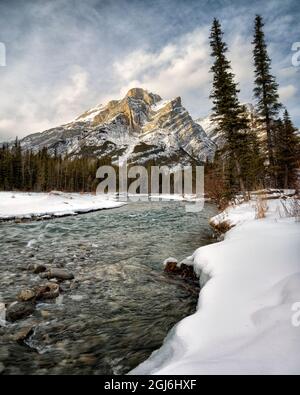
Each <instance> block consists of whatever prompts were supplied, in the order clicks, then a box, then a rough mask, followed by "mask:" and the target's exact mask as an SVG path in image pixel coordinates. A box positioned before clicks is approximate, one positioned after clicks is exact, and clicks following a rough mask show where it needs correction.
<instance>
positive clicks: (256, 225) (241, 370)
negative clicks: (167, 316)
mask: <svg viewBox="0 0 300 395" xmlns="http://www.w3.org/2000/svg"><path fill="white" fill-rule="evenodd" d="M254 206H255V205H254V204H253V202H251V203H244V204H242V205H241V206H239V207H237V208H231V209H229V210H228V211H227V212H226V214H223V215H221V216H218V217H216V218H215V219H214V221H215V222H219V221H222V220H226V221H228V220H229V221H230V223H231V224H232V225H235V227H234V228H232V229H231V230H230V231H229V232H228V233H227V234H226V237H225V240H224V241H222V242H220V243H217V244H213V245H209V246H205V247H202V248H200V249H198V250H197V251H196V252H195V253H194V254H193V256H192V257H190V258H189V259H188V260H189V261H191V264H193V265H194V268H195V271H196V272H198V273H200V272H201V273H203V275H205V276H207V278H210V280H209V281H208V282H207V284H206V285H205V287H204V288H203V289H202V290H201V293H200V298H199V302H198V308H197V312H196V313H195V314H194V315H192V316H190V317H187V318H185V319H184V320H183V321H181V322H180V323H179V324H178V325H177V326H176V327H175V328H173V330H172V331H171V332H170V334H169V336H168V337H167V339H166V340H165V343H164V345H163V346H162V348H161V349H160V350H158V351H156V352H155V353H153V354H152V356H151V357H150V358H149V359H148V360H147V361H146V362H144V363H142V364H141V365H140V366H138V367H137V368H136V369H134V370H133V371H132V372H131V373H132V374H170V375H171V374H172V375H174V374H200V375H201V374H299V372H300V341H299V340H300V327H297V325H295V307H297V306H299V304H298V303H297V302H299V301H300V259H299V258H300V223H299V222H297V221H296V220H295V218H283V217H282V210H281V203H280V201H279V200H277V201H268V207H269V210H268V212H267V216H266V218H264V219H261V220H256V219H255V207H254Z"/></svg>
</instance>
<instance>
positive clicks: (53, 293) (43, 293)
mask: <svg viewBox="0 0 300 395" xmlns="http://www.w3.org/2000/svg"><path fill="white" fill-rule="evenodd" d="M58 296H59V285H58V284H55V283H47V284H45V285H42V286H40V287H38V288H37V291H36V299H37V300H44V299H55V298H57V297H58Z"/></svg>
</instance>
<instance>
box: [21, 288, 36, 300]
mask: <svg viewBox="0 0 300 395" xmlns="http://www.w3.org/2000/svg"><path fill="white" fill-rule="evenodd" d="M35 296H36V293H35V291H34V290H33V289H24V290H22V291H21V292H20V293H19V295H18V300H19V301H20V302H28V301H29V300H33V299H34V298H35Z"/></svg>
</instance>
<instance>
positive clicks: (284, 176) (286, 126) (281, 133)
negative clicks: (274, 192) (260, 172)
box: [275, 110, 300, 189]
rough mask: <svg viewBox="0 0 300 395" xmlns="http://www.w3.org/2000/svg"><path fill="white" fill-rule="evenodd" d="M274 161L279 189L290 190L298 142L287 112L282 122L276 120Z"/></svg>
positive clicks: (297, 152)
mask: <svg viewBox="0 0 300 395" xmlns="http://www.w3.org/2000/svg"><path fill="white" fill-rule="evenodd" d="M275 142H276V147H275V148H276V149H275V161H276V165H277V173H278V183H279V185H278V186H279V187H282V188H285V189H287V188H289V187H290V188H291V187H293V186H294V185H295V181H296V178H297V170H298V162H299V160H300V157H299V155H300V140H299V137H298V135H297V129H296V128H295V127H294V125H293V123H292V121H291V118H290V115H289V113H288V111H287V110H285V111H284V114H283V120H281V119H280V120H278V122H277V128H276V136H275Z"/></svg>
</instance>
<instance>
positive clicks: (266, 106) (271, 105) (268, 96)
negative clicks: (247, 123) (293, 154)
mask: <svg viewBox="0 0 300 395" xmlns="http://www.w3.org/2000/svg"><path fill="white" fill-rule="evenodd" d="M263 27H264V23H263V19H262V17H261V16H260V15H257V16H256V18H255V28H254V40H253V45H254V50H253V58H254V66H255V87H254V96H255V98H256V100H257V106H256V107H257V111H258V114H259V116H260V117H261V120H262V122H263V123H264V125H265V131H266V135H267V147H266V151H267V156H268V162H269V164H270V172H271V177H272V179H273V184H274V186H276V170H275V153H274V150H275V147H274V145H275V141H274V140H275V136H274V134H275V129H276V118H277V115H278V112H279V110H280V108H281V104H280V103H279V94H278V84H277V82H276V79H275V77H274V76H273V75H272V74H271V58H270V57H269V55H268V49H267V44H266V40H265V34H264V31H263Z"/></svg>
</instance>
